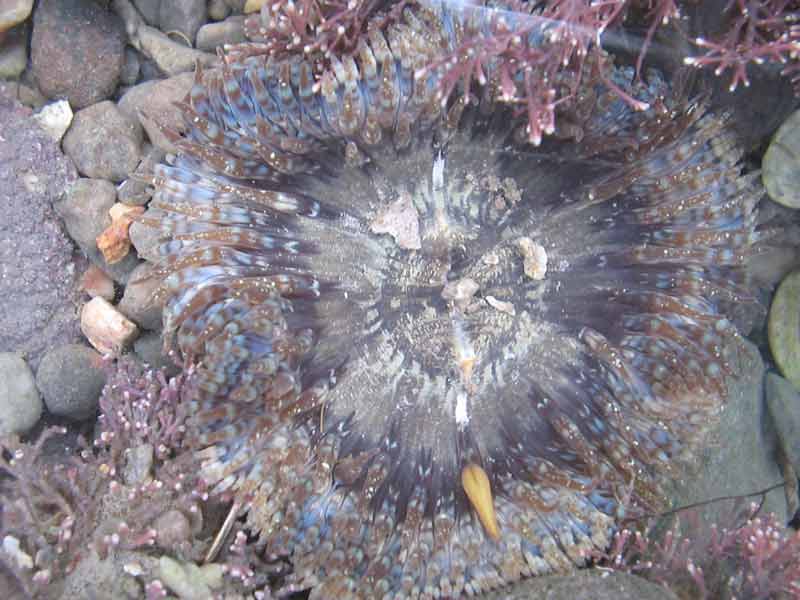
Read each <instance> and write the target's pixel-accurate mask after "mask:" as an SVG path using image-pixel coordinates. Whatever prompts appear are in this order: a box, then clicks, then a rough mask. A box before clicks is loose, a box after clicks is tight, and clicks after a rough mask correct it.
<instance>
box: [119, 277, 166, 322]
mask: <svg viewBox="0 0 800 600" xmlns="http://www.w3.org/2000/svg"><path fill="white" fill-rule="evenodd" d="M151 270H152V265H150V264H149V263H141V264H140V265H139V266H137V267H136V268H135V269H134V270H133V272H132V273H131V276H130V279H129V280H128V285H126V286H125V293H124V294H123V295H122V300H120V302H119V304H118V305H117V309H119V311H120V312H121V313H122V314H123V315H125V316H126V317H128V318H129V319H130V320H131V321H133V322H134V323H136V324H137V325H139V326H140V327H141V328H143V329H150V330H158V329H161V306H159V305H157V304H155V303H154V302H153V298H152V296H153V292H154V291H155V290H156V288H157V287H158V284H159V280H158V279H157V278H148V275H149V274H150V271H151Z"/></svg>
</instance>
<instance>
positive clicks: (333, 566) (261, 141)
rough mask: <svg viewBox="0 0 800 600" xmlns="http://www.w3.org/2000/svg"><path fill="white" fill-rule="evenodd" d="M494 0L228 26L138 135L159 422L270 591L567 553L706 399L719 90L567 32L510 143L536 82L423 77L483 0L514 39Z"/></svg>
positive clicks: (711, 392)
mask: <svg viewBox="0 0 800 600" xmlns="http://www.w3.org/2000/svg"><path fill="white" fill-rule="evenodd" d="M593 4H594V3H593ZM601 4H602V3H601ZM280 6H281V7H283V8H281V10H284V9H285V10H286V11H288V10H289V7H288V5H284V4H281V5H280ZM303 6H305V4H303ZM505 6H506V5H504V4H501V3H494V4H492V5H491V6H490V7H489V8H490V10H484V11H483V12H481V11H473V10H461V9H451V8H450V5H449V4H439V3H423V4H420V3H414V2H408V3H405V4H403V5H402V6H399V7H398V6H395V7H394V8H392V7H391V6H390V7H389V8H388V9H387V10H388V12H385V13H384V12H381V11H380V10H378V9H377V8H376V9H375V10H374V11H373V12H372V13H370V16H369V18H368V19H366V20H364V21H363V23H362V25H361V26H363V30H364V31H363V32H362V33H361V34H360V35H358V36H357V37H356V38H353V39H350V38H348V40H350V41H347V40H344V41H343V42H342V43H345V42H346V44H345V45H346V47H344V48H342V49H341V51H338V50H337V49H336V48H334V49H333V50H331V51H330V52H326V53H323V54H324V56H323V55H322V54H320V52H322V50H323V48H312V49H311V50H309V52H307V53H306V52H304V51H303V49H302V48H303V44H302V41H303V40H302V39H299V40H298V42H297V46H296V48H293V49H292V50H291V51H287V52H280V53H278V52H271V51H270V49H269V47H260V48H259V47H254V46H252V45H245V46H243V47H236V48H232V49H231V50H230V53H229V54H228V55H227V56H223V59H224V60H223V66H222V69H221V71H219V72H209V73H207V74H205V76H204V75H203V74H202V73H200V72H198V74H197V78H196V84H195V85H194V87H193V88H192V90H191V92H190V94H189V97H188V98H187V100H186V102H184V103H182V105H181V106H182V109H183V111H184V115H185V117H186V125H187V132H186V133H185V134H183V135H178V134H177V133H174V132H167V134H168V135H169V136H170V137H171V139H172V141H173V143H174V144H175V146H176V147H177V148H178V150H179V154H178V155H177V156H176V157H175V158H174V159H173V160H171V162H169V163H168V164H164V165H160V166H158V167H157V168H156V169H155V174H154V182H155V184H156V186H157V189H156V192H155V195H154V197H153V200H152V202H151V204H150V207H149V209H148V212H147V213H146V214H145V215H144V217H143V218H142V221H143V222H144V223H147V224H149V225H151V226H154V227H158V228H160V230H161V232H162V235H163V243H162V244H161V246H160V253H161V256H162V260H161V263H160V264H159V265H158V266H157V267H156V269H155V271H154V273H155V274H154V276H157V277H160V278H163V283H162V285H161V291H160V297H161V299H162V300H163V301H164V303H165V312H164V322H165V332H164V335H165V343H166V344H167V346H168V347H170V348H173V349H174V350H175V351H176V352H177V353H178V354H179V356H180V357H181V358H182V359H183V360H185V361H187V362H188V363H192V364H194V365H196V371H195V374H194V377H195V381H196V391H195V394H194V396H193V398H192V402H191V404H190V409H189V413H190V414H189V417H188V420H187V422H186V432H185V436H186V438H185V442H186V443H189V444H191V446H192V447H193V448H194V452H195V454H194V455H195V457H196V458H197V460H198V461H199V462H200V464H201V466H200V469H199V476H200V477H201V479H202V481H203V482H204V484H205V485H207V486H208V490H209V494H210V495H211V496H212V497H224V498H229V499H232V500H233V501H234V506H235V507H237V508H238V514H239V515H240V516H242V517H243V518H245V519H246V523H247V527H248V529H249V530H250V533H251V534H252V535H253V536H254V537H257V542H256V544H257V546H258V547H259V548H260V549H261V550H262V551H263V555H264V556H265V557H266V558H267V559H286V560H289V561H290V562H291V565H292V572H291V573H290V574H289V575H288V578H287V581H286V583H285V587H284V592H289V591H293V590H303V589H308V588H311V589H312V592H311V594H312V597H314V598H334V597H341V598H350V597H354V598H358V597H363V598H375V597H386V598H429V597H457V596H459V595H462V594H477V593H479V592H481V591H484V590H488V589H493V588H498V587H501V586H503V585H505V584H507V583H509V582H513V581H515V580H518V579H520V578H523V577H528V576H532V575H537V574H543V573H551V572H559V571H565V570H569V569H571V568H574V567H576V566H579V565H582V564H585V562H586V560H587V556H589V555H590V554H591V553H592V551H593V549H596V548H603V547H606V546H607V544H608V543H609V541H610V540H611V536H612V533H613V530H614V528H615V523H616V522H617V520H618V519H619V518H620V517H621V516H622V515H623V514H624V513H625V511H626V509H628V508H629V507H630V506H631V505H641V504H648V505H651V506H652V505H654V504H657V503H658V502H659V499H660V498H661V492H660V487H659V482H660V481H661V480H662V478H663V477H665V476H668V475H669V472H670V470H671V468H672V467H674V466H675V465H676V464H679V463H680V462H681V461H683V460H684V459H686V458H687V457H690V456H691V454H692V449H693V447H694V445H695V444H696V443H699V442H700V441H701V439H702V433H703V431H704V429H705V428H706V426H707V425H708V424H709V423H711V422H713V418H714V415H715V414H716V412H717V411H718V410H719V409H720V407H721V406H722V405H723V404H724V402H725V399H726V395H727V381H728V377H729V376H730V375H733V374H734V373H733V368H732V367H731V361H729V356H728V353H729V351H730V350H731V348H734V347H735V345H736V344H737V343H738V340H737V338H738V333H737V331H736V328H735V326H734V325H733V324H732V323H731V322H730V321H729V320H728V319H727V318H726V314H728V311H729V309H730V308H731V307H732V305H734V304H737V303H742V302H750V301H753V299H752V296H751V291H750V288H751V286H750V284H749V280H748V276H747V268H746V267H747V262H748V257H749V256H750V255H751V254H752V253H753V252H754V251H756V250H757V249H758V246H759V244H761V243H762V240H763V238H764V235H765V234H764V233H762V232H760V231H758V230H757V229H756V225H755V223H756V218H757V208H756V206H757V202H758V200H759V198H760V196H761V190H760V188H759V187H758V185H757V183H756V180H755V178H754V176H752V175H743V174H742V168H741V166H740V159H741V156H742V154H741V151H740V150H739V149H738V148H737V145H736V142H735V140H734V138H733V136H732V134H731V133H730V132H729V128H728V120H729V119H728V117H727V116H726V115H723V114H715V113H713V112H711V111H709V110H708V109H707V108H706V107H705V106H704V105H703V104H702V103H701V102H693V101H689V100H686V99H685V98H683V97H681V96H680V95H679V94H673V93H672V92H670V86H669V85H668V84H667V83H666V82H665V81H664V80H663V79H662V78H661V77H660V76H659V75H658V74H655V73H652V74H650V75H648V77H646V78H645V79H644V80H642V81H635V80H634V70H633V69H632V68H628V69H625V68H615V67H613V66H612V65H611V59H610V58H609V57H608V56H606V55H604V54H603V53H602V52H599V51H596V52H593V53H588V54H587V55H586V56H583V55H581V56H580V57H575V56H568V57H566V58H565V60H567V62H569V61H572V60H576V59H578V58H579V59H580V61H581V63H580V64H581V65H582V67H581V69H582V70H581V74H582V75H581V77H580V78H579V79H578V80H575V79H573V78H570V77H571V76H570V75H569V72H567V74H564V73H561V74H560V75H558V76H557V79H556V80H555V81H549V82H547V84H548V85H552V86H553V87H552V89H554V90H555V91H554V94H555V96H554V97H559V98H562V101H561V103H560V104H559V105H558V107H557V114H558V122H559V123H560V124H561V127H560V128H558V127H550V126H549V125H543V126H542V127H541V133H551V132H552V134H553V135H552V136H550V137H542V138H541V139H540V138H539V136H538V135H537V134H535V133H533V132H534V129H535V127H532V123H535V122H538V121H536V119H533V120H531V118H530V114H529V112H528V111H527V110H524V109H523V110H519V106H517V105H515V104H514V103H513V102H509V94H510V89H511V88H512V87H516V86H521V87H520V88H519V89H522V88H528V89H530V90H532V91H534V92H535V93H539V92H544V93H547V92H546V90H547V88H546V87H545V88H543V87H542V85H543V83H544V82H543V81H542V80H535V81H529V80H528V78H527V75H526V74H525V72H524V71H522V72H520V71H509V70H507V69H505V68H504V67H503V63H502V62H500V61H495V60H493V59H491V58H487V60H485V61H482V62H481V63H480V69H477V68H476V69H475V70H474V73H476V76H475V77H472V78H471V79H467V80H466V84H465V83H464V79H463V78H461V79H458V80H457V81H455V83H453V85H452V89H449V87H450V86H451V83H450V82H451V79H449V77H450V76H449V75H448V69H447V68H446V64H447V60H448V59H447V57H450V56H452V55H453V53H454V52H455V51H456V50H457V49H458V48H468V47H469V45H470V36H471V35H474V33H475V32H476V31H477V32H480V31H485V30H486V29H485V28H486V27H491V26H493V25H492V23H494V22H496V21H495V20H494V19H495V18H496V16H497V14H498V13H502V14H503V15H506V16H507V17H508V18H507V19H506V20H505V25H504V26H505V27H508V28H509V30H510V31H517V37H518V39H516V40H515V39H514V36H513V35H512V36H511V38H510V40H511V41H510V42H509V43H512V42H513V43H515V44H518V45H520V46H521V47H524V48H526V49H527V50H526V51H529V52H530V53H533V52H534V51H535V50H536V49H537V48H539V47H540V46H541V44H542V43H543V40H542V38H541V35H542V29H541V28H537V27H534V28H529V29H527V23H528V21H527V20H526V19H522V18H520V19H519V20H516V17H515V16H514V15H515V14H516V15H518V13H514V12H502V10H501V9H503V8H504V7H505ZM548 6H549V5H548ZM506 8H514V9H516V10H519V8H520V5H517V4H509V5H508V7H506ZM268 12H269V9H267V13H268ZM273 14H274V16H275V18H280V15H281V13H280V11H278V12H277V13H275V12H274V11H273ZM261 18H262V19H263V18H266V17H264V14H262V16H261ZM484 18H485V19H488V20H482V19H484ZM264 35H266V33H265V34H264ZM328 49H330V48H328ZM318 51H319V52H318ZM306 55H308V56H306ZM451 64H452V63H451ZM508 78H511V82H510V83H509V81H507V79H508ZM453 81H454V80H453ZM459 81H460V82H461V83H458V82H459ZM443 85H445V86H446V87H447V88H448V89H449V93H442V86H443ZM465 85H466V87H465ZM570 86H573V87H571V88H570ZM565 89H571V90H573V91H572V92H570V93H569V94H568V99H564V98H567V97H566V96H562V95H561V94H562V92H563V91H564V90H565ZM531 142H533V143H531ZM537 144H538V145H537Z"/></svg>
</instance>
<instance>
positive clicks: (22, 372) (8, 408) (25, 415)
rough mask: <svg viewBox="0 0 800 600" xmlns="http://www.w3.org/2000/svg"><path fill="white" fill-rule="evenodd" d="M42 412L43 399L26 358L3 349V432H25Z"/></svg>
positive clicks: (0, 409)
mask: <svg viewBox="0 0 800 600" xmlns="http://www.w3.org/2000/svg"><path fill="white" fill-rule="evenodd" d="M41 414H42V399H41V398H40V397H39V392H38V391H37V390H36V381H35V380H34V378H33V373H32V372H31V369H30V367H29V366H28V364H27V363H26V362H25V360H24V359H23V358H22V357H21V356H20V355H19V354H16V353H13V352H2V353H0V436H3V435H8V434H10V433H25V432H27V431H28V430H29V429H30V428H31V427H33V426H34V425H35V424H36V422H37V421H38V420H39V417H40V416H41Z"/></svg>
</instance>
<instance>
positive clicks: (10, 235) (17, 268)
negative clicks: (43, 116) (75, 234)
mask: <svg viewBox="0 0 800 600" xmlns="http://www.w3.org/2000/svg"><path fill="white" fill-rule="evenodd" d="M0 123H16V124H17V125H16V126H15V127H3V128H1V129H0V205H2V207H3V217H2V219H0V272H1V273H2V276H0V352H8V351H14V352H21V353H24V354H25V355H26V356H27V358H28V360H29V361H30V363H31V365H32V366H33V368H34V369H35V368H36V366H37V365H38V363H39V360H40V358H41V356H42V354H43V353H44V351H45V350H46V349H47V348H48V347H51V346H53V345H55V344H59V343H65V342H70V341H73V340H74V339H76V337H77V336H78V335H79V332H78V328H77V306H76V305H77V297H78V291H77V272H76V268H75V264H74V262H73V253H74V247H73V245H72V242H71V241H70V240H69V238H68V237H67V236H66V234H65V232H64V230H63V227H62V225H61V222H60V219H59V218H58V215H57V214H56V213H55V211H54V210H53V207H52V204H53V202H56V201H57V200H58V199H59V198H61V197H62V196H63V195H64V192H65V190H66V188H67V186H68V185H69V184H70V183H71V182H72V181H74V180H75V179H76V177H77V174H76V173H75V169H74V167H73V166H72V164H71V163H70V162H69V160H68V159H67V158H66V157H65V156H64V155H63V154H62V153H61V151H60V150H59V149H58V146H57V145H56V144H55V143H54V142H53V141H52V140H51V139H50V138H48V137H47V135H46V134H45V133H44V132H43V131H42V130H41V129H39V127H38V125H37V124H36V123H35V122H33V121H32V120H31V119H30V111H29V110H28V109H25V108H23V107H22V106H20V105H19V104H18V103H17V102H16V101H14V100H12V99H9V98H7V97H5V96H3V95H2V94H0Z"/></svg>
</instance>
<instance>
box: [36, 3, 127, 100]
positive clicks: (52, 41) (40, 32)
mask: <svg viewBox="0 0 800 600" xmlns="http://www.w3.org/2000/svg"><path fill="white" fill-rule="evenodd" d="M33 23H34V25H33V38H32V40H31V61H32V63H33V73H34V76H35V77H36V81H37V82H38V84H39V88H40V89H41V91H42V92H43V93H44V94H45V96H48V97H50V98H67V100H69V102H70V104H71V105H72V108H73V109H80V108H83V107H85V106H89V105H91V104H94V103H95V102H98V101H100V100H103V99H104V98H108V97H109V96H110V95H111V94H112V93H113V92H114V89H115V88H116V87H117V82H118V81H119V76H120V72H121V70H122V65H123V63H124V60H125V58H124V48H125V30H124V28H123V25H122V21H120V19H119V18H118V17H117V16H116V15H114V14H113V13H111V12H109V11H108V10H105V9H103V8H102V6H101V5H100V3H97V2H92V1H91V0H42V1H41V2H40V3H39V5H38V7H37V9H36V12H35V13H34V18H33Z"/></svg>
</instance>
